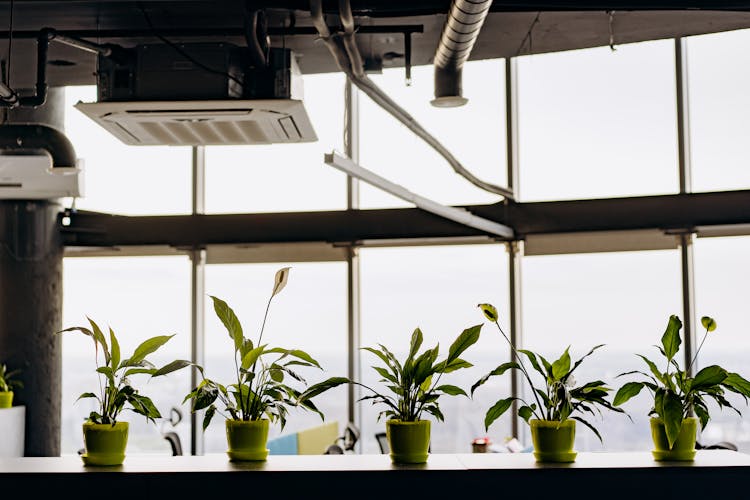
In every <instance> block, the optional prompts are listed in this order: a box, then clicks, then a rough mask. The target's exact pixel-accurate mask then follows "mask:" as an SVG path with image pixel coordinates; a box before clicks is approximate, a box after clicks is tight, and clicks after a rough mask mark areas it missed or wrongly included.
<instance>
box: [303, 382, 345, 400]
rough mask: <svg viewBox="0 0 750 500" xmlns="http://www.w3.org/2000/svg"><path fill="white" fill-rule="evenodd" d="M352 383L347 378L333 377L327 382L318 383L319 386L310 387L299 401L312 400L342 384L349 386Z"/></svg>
mask: <svg viewBox="0 0 750 500" xmlns="http://www.w3.org/2000/svg"><path fill="white" fill-rule="evenodd" d="M350 382H351V381H350V380H349V379H348V378H346V377H331V378H329V379H327V380H324V381H322V382H318V383H317V384H315V385H312V386H310V387H308V388H307V390H306V391H305V392H303V393H302V394H301V395H300V397H299V399H300V400H307V399H312V398H314V397H315V396H317V395H319V394H322V393H324V392H325V391H327V390H329V389H333V388H334V387H338V386H340V385H341V384H348V383H350Z"/></svg>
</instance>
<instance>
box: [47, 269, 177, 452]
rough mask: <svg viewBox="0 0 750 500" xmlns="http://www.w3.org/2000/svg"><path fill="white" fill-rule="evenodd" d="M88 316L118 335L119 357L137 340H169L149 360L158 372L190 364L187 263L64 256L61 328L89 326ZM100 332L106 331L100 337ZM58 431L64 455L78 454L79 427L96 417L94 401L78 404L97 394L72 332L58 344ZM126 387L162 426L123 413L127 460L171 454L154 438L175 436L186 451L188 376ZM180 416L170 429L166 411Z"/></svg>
mask: <svg viewBox="0 0 750 500" xmlns="http://www.w3.org/2000/svg"><path fill="white" fill-rule="evenodd" d="M87 316H88V317H90V318H91V319H93V320H94V321H96V323H97V324H98V325H99V326H100V327H102V328H103V329H104V328H107V327H111V328H112V330H114V332H115V334H116V335H117V339H118V341H119V343H120V347H121V352H122V353H123V356H124V355H126V354H128V355H129V354H132V352H133V350H134V349H135V348H136V347H137V346H138V345H139V344H140V343H141V342H143V341H144V340H146V339H147V338H150V337H154V336H157V335H171V334H175V337H174V338H172V339H170V340H169V341H168V342H167V343H166V344H165V345H164V346H162V347H161V348H160V349H159V350H158V351H157V352H155V353H154V354H153V355H152V356H150V357H149V359H150V360H151V361H152V362H154V363H155V364H156V365H157V366H163V365H164V364H166V363H167V362H169V361H172V360H173V359H190V263H189V261H188V259H187V258H186V257H171V256H170V257H69V258H66V259H65V260H64V261H63V327H64V328H68V327H71V326H88V321H87V320H86V317H87ZM105 331H106V330H105ZM62 356H63V364H62V374H63V377H62V424H61V427H62V430H61V450H62V453H63V454H75V453H76V452H77V451H78V450H79V449H81V448H83V432H82V429H81V424H83V422H84V420H85V419H86V418H87V417H88V415H89V413H90V412H91V411H93V410H96V408H97V406H96V401H95V400H93V399H82V400H80V401H76V399H77V398H78V396H79V395H81V394H82V393H84V392H94V393H97V392H98V387H99V385H98V379H97V374H96V372H95V370H96V364H95V361H94V346H93V343H92V341H91V339H90V338H88V337H86V336H84V335H82V334H80V333H78V332H70V333H65V334H64V336H63V337H62ZM132 378H133V380H132V382H133V385H134V386H135V388H136V389H138V390H139V391H140V392H141V393H142V394H145V395H147V396H149V397H150V398H151V399H152V400H153V402H154V404H155V405H156V407H157V408H158V409H159V411H160V412H161V414H162V416H163V417H164V418H165V420H157V421H156V425H154V424H152V423H150V422H148V421H147V420H146V418H145V417H142V416H141V415H138V414H135V413H133V412H131V411H130V410H124V411H123V413H122V414H121V420H126V421H128V422H130V431H129V439H128V453H158V454H165V455H170V454H171V448H170V445H169V443H168V442H167V441H166V440H165V439H164V438H163V437H162V435H161V432H167V431H172V430H174V431H175V432H177V433H178V435H180V438H181V441H182V446H183V450H190V418H189V411H190V408H189V406H188V405H184V406H183V405H182V399H183V398H184V396H185V395H186V394H187V393H188V392H190V372H189V371H188V369H183V370H180V371H177V372H174V373H171V374H169V375H166V376H164V377H158V378H155V379H152V380H149V378H148V376H146V375H133V377H132ZM173 407H175V408H177V409H178V411H180V412H181V413H182V415H183V417H184V418H183V420H182V423H181V424H178V425H177V426H176V427H174V428H172V426H171V425H170V424H169V415H170V409H171V408H173Z"/></svg>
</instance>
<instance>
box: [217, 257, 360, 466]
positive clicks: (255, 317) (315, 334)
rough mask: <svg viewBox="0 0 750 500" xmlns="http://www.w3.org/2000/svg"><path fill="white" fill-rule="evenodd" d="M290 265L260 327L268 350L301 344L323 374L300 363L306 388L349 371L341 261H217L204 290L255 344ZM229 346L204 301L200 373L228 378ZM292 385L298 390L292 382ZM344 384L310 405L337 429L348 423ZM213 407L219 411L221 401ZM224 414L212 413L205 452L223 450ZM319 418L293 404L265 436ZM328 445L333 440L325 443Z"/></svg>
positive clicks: (227, 381) (230, 372)
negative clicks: (275, 286) (276, 285)
mask: <svg viewBox="0 0 750 500" xmlns="http://www.w3.org/2000/svg"><path fill="white" fill-rule="evenodd" d="M286 266H290V267H291V270H290V272H289V281H288V284H287V286H286V287H285V288H284V289H283V290H282V291H281V293H279V295H277V296H276V297H275V298H274V299H273V301H272V303H271V306H270V309H269V313H268V320H267V322H266V325H265V329H264V332H263V343H264V344H265V343H268V344H269V347H284V348H288V349H292V348H294V349H302V350H303V351H305V352H307V353H308V354H310V355H311V356H312V357H313V358H315V359H316V360H317V361H318V362H319V363H320V365H321V366H322V367H323V370H324V371H323V372H321V371H319V370H310V369H307V368H300V370H299V373H300V375H302V376H303V377H304V378H305V379H306V380H307V382H308V384H310V385H312V384H315V383H317V382H320V381H322V380H324V379H326V378H328V377H332V376H346V375H347V354H346V353H347V340H346V339H347V316H346V311H347V307H346V297H347V293H346V282H347V280H346V264H345V263H341V262H330V263H329V262H327V263H292V264H221V265H210V266H207V267H206V293H207V294H208V295H214V296H216V297H219V298H220V299H222V300H224V301H225V302H226V303H227V304H228V305H229V306H230V307H231V308H232V309H233V310H234V312H235V313H236V314H237V317H238V318H239V319H240V323H241V324H242V327H243V331H244V335H245V337H247V338H249V339H251V340H252V341H253V343H254V344H256V345H257V344H258V335H259V334H260V330H261V326H262V324H263V316H264V312H265V308H266V305H267V303H268V299H269V296H270V294H271V290H272V288H273V283H274V276H275V274H276V271H277V270H278V269H280V268H282V267H286ZM233 352H234V346H233V344H232V341H231V339H230V338H229V336H228V334H227V331H226V329H225V328H224V326H223V325H222V323H221V322H220V320H219V319H218V317H217V316H216V314H215V313H214V310H213V302H212V301H211V300H210V299H208V300H207V303H206V361H205V375H206V377H207V378H210V379H212V380H215V381H216V382H219V383H221V384H224V385H228V384H231V383H233V380H234V378H236V375H235V368H234V362H233V358H232V354H233ZM292 385H294V384H292ZM294 386H295V387H298V386H296V385H294ZM346 394H347V388H346V386H340V387H337V388H335V389H332V390H330V391H328V392H325V393H323V394H321V395H320V396H318V397H317V398H316V399H315V400H314V403H315V405H316V406H317V407H318V408H319V409H320V410H321V411H322V412H323V414H324V415H325V421H326V422H333V421H337V422H338V424H339V431H340V432H343V430H344V427H345V425H346V423H347V406H346V404H347V403H346V401H347V400H346ZM218 409H219V410H221V411H222V412H223V408H222V407H221V405H219V408H218ZM224 421H225V419H224V418H223V417H222V415H221V414H219V413H217V414H216V416H215V417H214V419H213V420H212V422H211V425H210V427H209V428H208V429H206V433H205V451H206V453H224V452H226V449H227V440H226V432H225V424H224ZM322 423H323V422H322V421H321V419H320V416H319V415H317V414H315V413H312V412H308V411H303V410H300V409H295V408H291V409H290V414H289V417H288V419H287V425H286V427H285V428H284V429H283V431H282V430H281V428H280V426H279V424H274V425H271V428H270V430H269V439H272V438H274V437H277V436H279V435H282V434H283V435H288V434H291V433H294V432H297V431H300V430H303V429H307V428H310V427H314V426H318V425H321V424H322ZM331 444H333V443H331Z"/></svg>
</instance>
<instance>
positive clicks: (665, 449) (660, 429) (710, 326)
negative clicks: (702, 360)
mask: <svg viewBox="0 0 750 500" xmlns="http://www.w3.org/2000/svg"><path fill="white" fill-rule="evenodd" d="M701 324H702V325H703V327H704V328H705V329H706V331H705V332H704V334H703V339H702V340H701V343H700V345H699V346H698V350H697V351H696V352H695V355H694V356H693V359H692V360H691V361H690V363H689V364H688V366H687V369H685V370H683V369H681V368H680V364H679V363H678V362H677V360H676V359H675V356H676V355H677V353H678V352H679V350H680V344H681V343H682V339H681V338H680V330H681V329H682V321H680V318H679V317H677V316H676V315H674V314H673V315H671V316H670V317H669V321H668V323H667V328H666V330H665V331H664V334H663V335H662V337H661V347H659V346H656V347H657V348H658V349H659V352H660V353H661V355H662V356H663V357H664V361H665V365H666V366H665V371H663V372H662V371H661V370H660V369H659V368H658V366H657V365H656V363H654V362H653V361H651V360H650V359H649V358H647V357H646V356H644V355H642V354H638V355H637V356H638V357H640V358H641V359H642V360H643V361H644V362H645V364H646V366H647V367H648V373H647V372H645V371H641V370H634V371H629V372H625V373H621V374H620V375H618V377H619V376H624V375H631V374H638V375H641V376H643V377H645V379H644V380H641V381H636V382H627V383H625V384H624V385H623V386H622V387H620V389H619V390H618V391H617V394H616V395H615V399H614V405H615V406H619V405H622V404H624V403H625V402H627V401H628V400H629V399H630V398H632V397H634V396H636V395H637V394H639V393H640V392H641V390H642V389H643V388H644V387H646V388H648V389H649V391H650V392H651V396H652V398H653V406H652V407H651V409H650V410H649V413H648V415H649V416H650V417H651V418H650V426H651V436H652V439H653V443H654V449H653V450H652V455H653V457H654V459H655V460H657V461H662V460H681V461H691V460H693V459H694V458H695V441H696V434H697V428H698V422H699V421H700V426H701V429H705V427H706V425H707V424H708V422H709V420H710V419H711V415H710V412H709V409H708V404H707V403H708V400H710V399H711V400H713V401H714V402H715V403H716V404H717V405H718V406H719V408H731V409H732V410H734V411H736V412H737V413H738V414H740V411H739V410H737V409H736V408H735V407H734V406H732V404H731V403H730V402H729V401H728V400H727V399H726V398H725V397H724V395H725V394H726V391H729V392H734V393H737V394H740V395H742V396H743V397H744V399H745V401H747V397H748V396H750V382H748V381H747V380H745V379H744V378H743V377H742V376H740V375H739V374H737V373H731V372H729V371H727V370H725V369H724V368H722V367H721V366H719V365H710V366H706V367H705V368H702V369H701V370H699V371H698V373H696V374H695V376H691V371H690V370H691V368H692V367H693V365H694V364H695V360H696V359H697V357H698V353H699V352H700V350H701V348H702V347H703V343H704V342H705V341H706V337H707V336H708V333H709V332H712V331H714V330H716V321H714V319H713V318H711V317H709V316H703V317H702V318H701ZM696 415H697V417H696Z"/></svg>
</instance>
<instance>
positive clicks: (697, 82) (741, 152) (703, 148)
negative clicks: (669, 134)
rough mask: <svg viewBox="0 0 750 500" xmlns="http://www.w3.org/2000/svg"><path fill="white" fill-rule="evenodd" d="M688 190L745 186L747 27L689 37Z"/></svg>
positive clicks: (749, 73)
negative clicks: (689, 158)
mask: <svg viewBox="0 0 750 500" xmlns="http://www.w3.org/2000/svg"><path fill="white" fill-rule="evenodd" d="M687 40H688V82H689V86H690V132H691V134H690V135H691V140H692V142H691V145H690V149H691V158H692V169H693V172H692V173H693V189H694V190H696V191H722V190H728V189H747V188H749V187H750V169H748V168H747V165H748V156H750V145H749V144H748V142H747V136H748V134H749V133H750V122H748V119H747V116H748V112H750V95H748V92H747V88H748V85H750V68H748V66H747V64H743V63H740V61H744V60H745V58H746V57H747V54H746V50H745V46H746V45H747V43H748V42H750V30H738V31H729V32H725V33H716V34H711V35H701V36H693V37H689V38H688V39H687Z"/></svg>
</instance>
